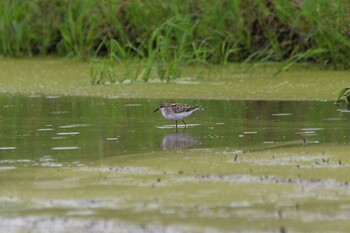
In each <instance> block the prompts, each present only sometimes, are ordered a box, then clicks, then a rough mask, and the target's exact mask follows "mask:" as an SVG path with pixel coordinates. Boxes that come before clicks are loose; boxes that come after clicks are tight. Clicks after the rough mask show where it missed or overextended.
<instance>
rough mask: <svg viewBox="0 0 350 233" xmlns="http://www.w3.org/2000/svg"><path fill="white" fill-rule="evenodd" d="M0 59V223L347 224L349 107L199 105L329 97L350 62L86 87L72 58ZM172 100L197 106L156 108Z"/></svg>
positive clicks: (119, 227)
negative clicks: (175, 110)
mask: <svg viewBox="0 0 350 233" xmlns="http://www.w3.org/2000/svg"><path fill="white" fill-rule="evenodd" d="M0 64H1V69H0V75H1V79H0V90H1V92H2V93H4V94H5V95H4V96H1V98H0V103H1V106H0V107H1V108H0V109H1V112H0V116H1V118H0V129H1V133H0V137H1V142H0V183H1V189H0V213H1V214H0V231H6V232H28V231H29V232H47V231H51V232H86V231H90V232H101V231H103V232H115V231H119V232H235V231H238V232H239V231H246V232H247V231H249V232H254V231H256V232H262V231H264V232H310V231H316V232H333V231H337V232H347V231H348V229H349V227H350V224H349V222H350V221H349V220H350V206H349V201H350V200H349V196H350V195H349V194H350V185H349V178H348V174H349V172H350V171H349V164H350V159H349V157H348V156H347V155H348V153H347V152H348V151H349V145H348V141H347V138H348V137H349V135H348V134H349V133H348V132H349V130H348V124H347V123H348V113H347V112H346V110H344V109H337V107H336V106H335V105H332V104H331V103H329V102H320V101H318V102H307V101H299V102H273V101H271V102H264V101H263V102H262V101H256V102H255V101H247V102H243V101H208V100H206V99H248V100H254V99H261V100H276V99H282V100H288V99H293V100H334V99H335V98H336V96H337V92H338V91H339V89H341V88H342V87H343V86H348V84H346V82H347V78H346V76H347V74H348V72H347V71H337V72H335V71H326V70H323V71H320V70H316V69H312V68H305V67H296V68H295V69H292V70H290V71H288V72H284V73H281V74H280V75H279V76H277V77H273V76H272V74H273V73H275V72H276V70H278V67H277V68H276V66H275V65H261V67H258V68H259V71H256V72H252V73H247V72H246V71H244V67H243V68H242V67H241V66H232V67H211V70H210V72H211V75H210V76H208V75H203V77H198V79H197V82H192V83H185V84H184V83H181V84H179V83H170V84H160V83H144V84H143V83H142V84H141V83H135V84H109V85H104V86H93V85H91V84H90V82H89V76H88V70H89V69H88V68H89V67H88V65H87V64H85V63H81V62H79V61H74V60H70V59H68V60H58V59H57V58H50V59H47V58H45V59H42V58H34V59H33V60H30V59H20V60H15V59H7V58H6V59H4V58H2V59H1V63H0ZM191 69H194V68H193V67H192V68H191ZM198 69H199V68H198ZM200 69H205V68H200ZM191 72H198V71H189V73H191ZM206 72H209V71H206ZM330 80H331V81H330ZM9 93H12V94H13V95H8V94H9ZM17 94H22V95H17ZM41 95H43V96H44V97H40V96H41ZM63 95H64V96H65V95H68V96H70V97H62V96H63ZM74 95H77V96H93V97H88V98H87V97H84V98H81V97H72V96H74ZM27 96H29V97H27ZM100 96H103V97H108V98H99V97H100ZM95 97H98V98H95ZM117 97H119V98H122V97H124V98H129V99H116V98H117ZM139 97H142V98H147V99H150V100H140V99H136V98H139ZM156 98H159V99H156ZM167 98H173V99H175V100H177V99H183V98H191V100H186V102H187V103H198V102H199V103H200V105H201V106H202V107H203V109H202V110H201V111H198V112H196V115H194V117H193V118H189V122H190V126H191V127H189V128H188V129H187V130H183V129H180V130H181V131H180V132H178V133H176V132H175V131H174V130H173V128H172V127H171V125H170V126H169V124H172V123H170V122H169V121H167V120H165V119H163V118H162V117H161V115H159V114H153V113H152V110H153V109H154V106H157V104H158V103H159V102H160V101H163V100H167ZM192 98H198V99H201V100H193V99H192ZM337 110H338V111H337ZM152 114H153V115H152ZM168 126H169V127H168ZM174 134H175V135H176V136H175V137H174ZM131 139H132V140H131ZM174 140H175V141H177V140H180V141H181V140H182V141H181V142H180V143H178V144H177V143H173V144H175V145H177V146H178V147H175V148H174V147H173V144H172V141H174ZM168 142H169V143H168Z"/></svg>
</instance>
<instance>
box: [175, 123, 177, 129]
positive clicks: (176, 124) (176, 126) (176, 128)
mask: <svg viewBox="0 0 350 233" xmlns="http://www.w3.org/2000/svg"><path fill="white" fill-rule="evenodd" d="M175 122H176V129H177V121H175Z"/></svg>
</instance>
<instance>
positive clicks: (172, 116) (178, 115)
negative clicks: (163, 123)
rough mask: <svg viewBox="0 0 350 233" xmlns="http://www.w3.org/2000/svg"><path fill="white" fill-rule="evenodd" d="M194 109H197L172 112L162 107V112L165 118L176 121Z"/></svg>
mask: <svg viewBox="0 0 350 233" xmlns="http://www.w3.org/2000/svg"><path fill="white" fill-rule="evenodd" d="M195 110H197V109H194V110H192V111H189V112H181V113H174V112H167V111H166V110H165V109H162V114H163V116H164V117H165V118H166V119H169V120H174V121H178V120H181V119H183V118H185V117H188V116H189V115H191V114H192V112H194V111H195Z"/></svg>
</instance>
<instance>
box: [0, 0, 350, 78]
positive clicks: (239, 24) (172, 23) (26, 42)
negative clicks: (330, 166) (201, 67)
mask: <svg viewBox="0 0 350 233" xmlns="http://www.w3.org/2000/svg"><path fill="white" fill-rule="evenodd" d="M349 16H350V3H349V2H346V1H340V0H336V1H328V0H319V1H317V0H305V1H297V0H293V1H289V0H278V1H269V0H248V1H246V0H240V1H226V0H225V1H209V0H193V1H157V0H151V1H140V0H102V1H94V0H87V1H68V0H64V1H59V0H54V1H47V0H35V1H20V2H18V1H2V2H1V6H0V21H1V24H0V54H2V55H5V56H15V57H18V56H24V55H30V56H33V55H47V54H55V55H61V56H78V57H80V58H81V59H84V60H90V59H91V58H94V57H96V56H106V55H107V56H108V57H109V58H112V61H113V62H116V63H118V62H120V61H121V60H123V59H142V60H143V59H145V60H146V63H145V64H144V65H142V66H140V67H139V70H140V71H139V73H138V74H137V75H136V76H134V79H140V80H146V81H147V79H148V78H149V73H150V72H151V70H152V69H155V70H156V73H157V76H158V78H159V79H161V80H167V79H171V78H173V77H174V76H176V77H178V76H179V75H180V72H181V71H182V67H183V65H186V64H198V63H199V64H203V63H204V64H208V63H210V64H228V63H230V62H255V61H260V62H261V61H283V62H286V65H287V66H288V65H290V64H293V63H294V62H303V61H308V62H314V63H318V64H331V65H332V66H333V67H334V68H349V67H350V62H349V59H348V58H349V55H350V54H349V53H350V52H349V51H350V40H349V36H350V27H349V25H350V17H349ZM123 64H124V66H125V68H126V69H127V68H128V67H127V64H128V63H123ZM95 71H96V72H99V73H101V71H102V72H104V73H105V75H107V76H108V75H110V77H111V78H110V79H112V78H113V77H114V76H113V74H112V75H111V74H110V73H109V72H112V71H108V69H105V68H103V67H102V68H101V67H100V68H98V69H97V70H96V69H95ZM99 75H100V74H98V75H97V74H95V76H96V77H97V76H99ZM103 75H104V74H103ZM92 77H94V75H92ZM97 79H101V77H97ZM95 81H96V82H97V81H98V80H95ZM102 81H103V78H102ZM112 81H113V80H112Z"/></svg>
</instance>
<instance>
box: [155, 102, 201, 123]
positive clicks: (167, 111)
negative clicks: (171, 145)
mask: <svg viewBox="0 0 350 233" xmlns="http://www.w3.org/2000/svg"><path fill="white" fill-rule="evenodd" d="M199 108H200V106H197V105H192V106H190V105H187V104H160V105H159V107H158V108H157V109H156V110H154V111H153V112H156V111H158V110H160V111H161V112H162V114H163V116H164V117H165V118H166V119H168V120H173V121H175V122H176V129H177V121H178V120H182V122H183V123H184V124H185V128H186V122H185V121H184V120H183V118H185V117H188V116H189V115H191V114H192V113H193V112H194V111H196V110H199Z"/></svg>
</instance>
